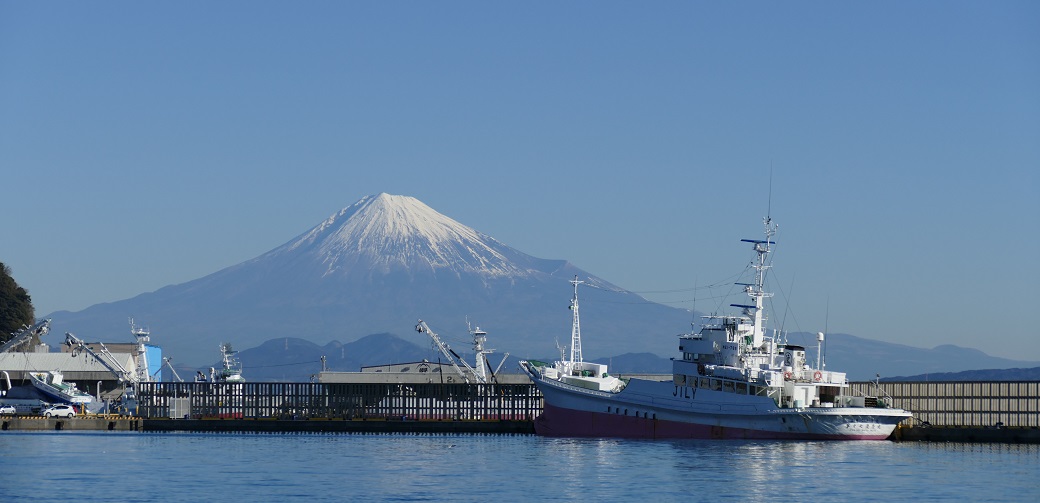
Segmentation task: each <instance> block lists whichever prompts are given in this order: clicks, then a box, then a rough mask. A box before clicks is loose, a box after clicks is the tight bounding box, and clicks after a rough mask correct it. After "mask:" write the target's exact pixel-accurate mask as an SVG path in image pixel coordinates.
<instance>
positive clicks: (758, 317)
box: [734, 216, 777, 348]
mask: <svg viewBox="0 0 1040 503" xmlns="http://www.w3.org/2000/svg"><path fill="white" fill-rule="evenodd" d="M762 223H763V226H764V227H765V239H741V241H743V242H745V243H751V244H752V245H754V250H755V253H757V254H758V257H756V259H755V263H754V264H752V267H754V268H755V282H754V283H753V284H750V285H747V284H746V285H744V291H745V292H747V294H748V297H751V299H752V300H753V301H754V305H751V306H748V305H739V304H734V307H742V308H744V309H745V310H746V311H752V310H753V311H754V313H753V316H754V326H753V332H752V342H751V345H752V347H756V348H757V347H759V346H761V345H762V343H763V342H764V340H765V310H764V307H765V305H764V304H765V302H764V299H765V298H767V297H772V296H773V294H772V293H768V292H766V291H765V282H766V270H768V269H769V268H770V267H772V265H771V264H770V263H769V254H770V253H771V252H772V251H773V245H774V244H776V242H775V241H773V236H774V235H775V234H776V228H777V225H776V224H774V223H773V219H772V218H770V217H768V216H767V217H766V218H764V219H762ZM749 314H752V313H749Z"/></svg>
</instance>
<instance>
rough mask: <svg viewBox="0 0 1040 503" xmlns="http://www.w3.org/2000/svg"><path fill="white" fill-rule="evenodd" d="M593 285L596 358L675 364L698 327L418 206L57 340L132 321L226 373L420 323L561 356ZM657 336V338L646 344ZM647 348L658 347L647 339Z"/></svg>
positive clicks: (358, 208) (378, 204)
mask: <svg viewBox="0 0 1040 503" xmlns="http://www.w3.org/2000/svg"><path fill="white" fill-rule="evenodd" d="M576 275H577V276H580V277H581V278H582V279H583V280H585V281H586V282H587V283H588V284H587V287H583V289H582V291H581V296H582V300H581V302H582V329H583V337H584V341H585V342H586V344H585V347H584V349H585V353H586V355H587V356H590V357H595V356H603V355H609V354H617V353H623V352H630V351H636V350H638V351H649V352H654V353H657V354H661V355H670V354H671V353H672V352H673V351H674V348H675V340H674V338H672V337H670V336H671V335H674V334H676V333H679V332H681V331H683V330H686V329H687V328H688V326H689V321H690V320H691V315H690V314H689V313H687V312H685V311H682V310H679V309H674V308H669V307H667V306H662V305H658V304H653V303H650V302H647V301H645V300H644V299H642V298H641V297H639V296H638V295H635V294H633V293H630V292H625V291H623V290H621V289H620V288H617V287H615V286H613V285H611V284H610V283H608V282H607V281H604V280H602V279H600V278H597V277H595V276H592V275H591V274H589V273H587V272H585V271H583V270H581V269H579V268H577V267H575V266H574V265H572V264H570V263H569V262H567V261H565V260H547V259H540V258H536V257H532V256H530V255H527V254H524V253H522V252H520V251H518V250H515V249H513V248H511V247H509V246H507V245H505V244H503V243H500V242H499V241H497V240H495V239H493V238H491V237H490V236H487V235H485V234H482V233H480V232H477V231H475V230H473V229H471V228H469V227H466V226H465V225H462V224H460V223H459V222H456V221H455V220H452V219H450V218H448V217H446V216H444V215H441V214H439V213H437V212H436V211H434V210H433V209H431V208H429V207H428V206H426V205H425V204H423V203H421V202H419V201H418V200H416V199H414V198H411V197H406V196H392V195H389V194H379V195H376V196H368V197H365V198H363V199H361V200H360V201H358V202H357V203H355V204H353V205H351V206H349V207H347V208H344V209H343V210H341V211H339V212H337V213H335V214H333V215H331V216H330V217H329V218H327V219H325V220H324V221H322V222H321V223H319V224H318V225H316V226H315V227H313V228H311V229H310V230H308V231H306V232H304V233H303V234H301V235H299V236H297V237H295V238H293V239H291V240H289V241H288V242H286V243H285V244H284V245H282V246H280V247H278V248H275V249H274V250H271V251H269V252H267V253H264V254H262V255H260V256H259V257H257V258H254V259H252V260H248V261H246V262H243V263H241V264H237V265H234V266H231V267H228V268H226V269H223V270H220V271H217V272H215V273H213V274H210V275H208V276H205V277H203V278H200V279H197V280H194V281H190V282H187V283H183V284H179V285H171V286H167V287H163V288H161V289H159V290H157V291H155V292H151V293H145V294H141V295H138V296H136V297H134V298H131V299H126V300H122V301H118V302H112V303H107V304H98V305H95V306H91V307H89V308H87V309H85V310H83V311H80V312H76V313H70V312H64V311H62V312H57V313H52V314H51V315H49V317H50V318H53V322H52V333H57V334H61V333H63V332H64V331H72V332H75V333H76V334H77V335H78V336H80V337H81V338H87V339H88V340H106V341H109V340H122V339H126V338H128V337H129V335H128V334H126V328H125V323H126V321H125V320H126V318H127V317H128V316H133V317H134V318H135V319H137V320H139V321H141V322H143V323H145V324H147V325H148V326H149V327H150V328H151V329H152V341H153V343H154V344H156V345H159V346H161V347H162V348H163V350H164V352H165V354H166V355H169V356H171V357H173V358H174V360H175V361H178V362H179V363H181V364H185V365H193V366H202V365H207V364H208V363H209V362H211V361H213V360H214V359H215V358H216V355H217V354H218V352H217V348H218V346H219V344H220V343H221V342H230V343H232V344H233V345H234V346H235V347H255V346H258V345H260V344H262V343H263V342H265V341H268V340H271V339H276V338H279V337H296V338H300V339H306V340H309V341H312V342H315V343H318V344H325V343H327V342H329V341H334V340H339V341H348V342H349V341H354V340H356V339H358V338H360V337H363V336H366V335H369V334H374V333H383V332H389V333H397V334H402V333H407V332H410V331H411V330H412V329H413V327H414V326H415V323H416V321H417V320H418V319H420V318H422V319H425V320H426V321H427V322H428V323H429V324H430V325H431V326H432V327H433V328H434V330H435V331H437V332H439V333H444V334H465V331H466V328H465V320H466V318H467V316H468V317H469V319H472V320H473V321H475V322H477V323H479V324H480V325H481V327H482V328H483V329H485V330H487V331H488V332H489V334H490V335H491V337H492V339H493V340H494V341H496V344H497V346H496V347H497V349H499V350H500V351H502V352H505V351H509V352H511V353H512V354H513V355H514V356H520V357H523V356H529V355H545V354H554V352H555V345H554V344H555V343H554V340H555V339H558V340H560V341H561V342H564V343H566V342H567V341H568V340H569V338H570V326H571V322H570V311H568V310H567V306H568V305H569V299H570V297H571V294H572V287H571V285H570V284H569V283H568V281H569V280H570V279H572V278H573V277H574V276H576ZM647 336H650V337H647ZM644 337H645V338H644Z"/></svg>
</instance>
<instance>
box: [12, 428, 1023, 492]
mask: <svg viewBox="0 0 1040 503" xmlns="http://www.w3.org/2000/svg"><path fill="white" fill-rule="evenodd" d="M0 473H2V474H3V475H2V477H3V479H2V483H0V501H34V502H48V501H61V502H67V501H121V502H138V501H220V500H228V501H304V500H306V501H474V502H477V501H479V502H489V501H764V500H777V499H778V498H779V499H791V500H795V501H889V500H897V501H908V500H913V501H915V502H919V501H1040V483H1038V480H1040V479H1038V475H1040V446H1038V445H1035V444H1031V445H1009V444H950V443H928V442H887V441H878V442H780V441H768V442H766V441H711V440H704V441H631V440H616V439H558V438H542V437H537V436H532V435H358V434H346V435H344V434H339V435H334V434H298V435H286V434H281V435H248V434H195V433H158V434H152V433H129V432H73V431H62V432H5V433H4V434H2V435H0Z"/></svg>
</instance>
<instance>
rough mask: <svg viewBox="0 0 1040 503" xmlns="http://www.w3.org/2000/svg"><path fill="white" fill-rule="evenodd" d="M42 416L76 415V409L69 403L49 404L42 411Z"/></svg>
mask: <svg viewBox="0 0 1040 503" xmlns="http://www.w3.org/2000/svg"><path fill="white" fill-rule="evenodd" d="M43 417H76V409H73V408H72V406H71V405H51V406H50V407H47V410H45V411H43Z"/></svg>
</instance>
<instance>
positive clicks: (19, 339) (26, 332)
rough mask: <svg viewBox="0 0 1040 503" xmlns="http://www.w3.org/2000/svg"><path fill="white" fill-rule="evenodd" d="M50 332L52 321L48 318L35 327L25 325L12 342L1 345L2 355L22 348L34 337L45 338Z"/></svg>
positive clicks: (16, 333) (12, 337)
mask: <svg viewBox="0 0 1040 503" xmlns="http://www.w3.org/2000/svg"><path fill="white" fill-rule="evenodd" d="M50 330H51V320H50V318H47V319H45V320H43V321H40V322H37V323H36V324H35V325H33V326H31V327H30V326H28V325H25V326H23V327H22V329H21V330H19V331H17V332H15V333H14V334H13V335H12V336H11V339H10V340H8V341H7V342H5V343H3V344H0V353H6V352H8V351H11V350H12V349H14V348H16V347H18V346H20V345H21V344H23V343H24V342H26V341H28V340H29V339H31V338H32V336H34V335H36V336H39V337H43V336H45V335H47V332H50Z"/></svg>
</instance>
